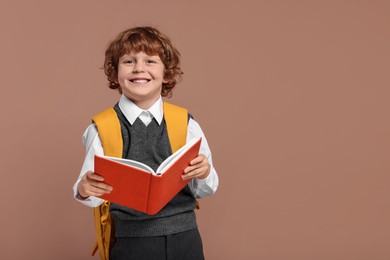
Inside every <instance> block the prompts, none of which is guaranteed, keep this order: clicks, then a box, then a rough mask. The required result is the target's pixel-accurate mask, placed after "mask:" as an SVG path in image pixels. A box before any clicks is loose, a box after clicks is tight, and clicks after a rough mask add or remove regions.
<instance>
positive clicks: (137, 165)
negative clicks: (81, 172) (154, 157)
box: [104, 156, 156, 175]
mask: <svg viewBox="0 0 390 260" xmlns="http://www.w3.org/2000/svg"><path fill="white" fill-rule="evenodd" d="M104 157H105V158H108V159H110V160H112V161H115V162H118V163H121V164H125V165H130V166H133V167H135V168H138V169H141V170H144V171H147V172H150V173H151V174H154V175H156V173H155V172H154V171H153V169H152V168H150V167H149V166H147V165H146V164H143V163H141V162H137V161H133V160H130V159H123V158H117V157H111V156H104Z"/></svg>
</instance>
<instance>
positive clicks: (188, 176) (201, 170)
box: [182, 168, 206, 180]
mask: <svg viewBox="0 0 390 260" xmlns="http://www.w3.org/2000/svg"><path fill="white" fill-rule="evenodd" d="M205 172H206V169H205V168H196V169H193V170H192V171H190V172H188V173H186V174H184V175H182V178H183V180H188V179H192V178H196V177H198V176H202V175H203V174H204V173H205Z"/></svg>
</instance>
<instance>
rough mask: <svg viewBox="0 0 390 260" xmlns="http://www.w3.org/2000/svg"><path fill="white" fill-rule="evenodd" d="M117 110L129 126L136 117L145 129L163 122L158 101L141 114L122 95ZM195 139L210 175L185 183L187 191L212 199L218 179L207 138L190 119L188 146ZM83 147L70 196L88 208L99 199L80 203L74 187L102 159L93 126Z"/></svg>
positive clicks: (87, 131) (199, 196) (86, 133)
mask: <svg viewBox="0 0 390 260" xmlns="http://www.w3.org/2000/svg"><path fill="white" fill-rule="evenodd" d="M119 108H120V109H121V111H122V112H123V114H124V115H125V117H126V119H127V120H128V121H129V122H130V124H133V123H134V121H135V120H136V119H137V118H138V117H139V118H140V119H141V120H142V122H143V123H144V124H145V125H148V124H149V123H150V122H151V121H152V120H153V118H155V119H156V121H157V123H158V124H161V122H162V120H163V118H164V110H163V101H162V98H161V97H160V98H159V100H157V101H156V103H154V104H153V105H152V106H151V107H150V108H149V109H148V110H143V109H141V108H139V107H137V106H136V105H135V104H134V103H133V102H132V101H131V100H129V99H128V98H127V97H126V96H125V95H122V96H121V98H120V100H119ZM198 137H202V142H201V145H200V150H199V153H200V154H204V155H205V156H206V157H207V159H208V161H209V164H210V174H209V175H208V176H207V177H206V178H205V179H198V178H194V179H192V180H191V181H190V182H189V183H188V186H189V187H190V190H191V192H192V194H193V195H194V197H195V198H202V197H205V196H208V195H212V194H214V193H215V192H216V190H217V188H218V183H219V179H218V175H217V172H216V171H215V169H214V167H213V161H212V157H211V152H210V148H209V145H208V143H207V140H206V137H205V136H204V134H203V131H202V129H201V128H200V126H199V124H198V123H197V122H196V121H195V120H193V119H192V118H190V120H189V122H188V130H187V142H188V141H189V140H191V139H192V138H198ZM83 144H84V146H85V149H86V155H85V160H84V163H83V166H82V167H81V171H80V175H79V177H78V179H77V181H76V183H75V184H74V185H73V193H74V197H75V199H76V200H78V201H79V202H80V203H82V204H84V205H87V206H89V207H97V206H99V205H100V204H102V203H103V200H102V199H100V198H97V197H93V196H91V197H88V198H87V199H84V200H83V199H81V198H80V197H79V196H78V192H77V186H78V184H79V182H80V180H81V179H82V177H83V176H84V175H85V173H86V172H87V171H93V170H94V155H95V154H96V155H104V152H103V146H102V143H101V141H100V137H99V133H98V131H97V128H96V125H95V124H93V123H92V124H90V125H89V126H88V128H87V129H86V130H85V132H84V134H83Z"/></svg>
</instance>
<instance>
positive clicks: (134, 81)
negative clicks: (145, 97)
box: [130, 79, 150, 84]
mask: <svg viewBox="0 0 390 260" xmlns="http://www.w3.org/2000/svg"><path fill="white" fill-rule="evenodd" d="M149 81H150V79H130V82H132V83H139V84H146V83H148V82H149Z"/></svg>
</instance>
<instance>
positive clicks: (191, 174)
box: [182, 154, 210, 180]
mask: <svg viewBox="0 0 390 260" xmlns="http://www.w3.org/2000/svg"><path fill="white" fill-rule="evenodd" d="M209 173H210V164H209V160H207V157H206V156H205V155H204V154H199V155H198V157H196V158H195V159H193V160H192V161H191V162H190V166H188V167H187V168H185V169H184V174H183V175H182V178H183V180H188V179H192V178H198V179H204V178H206V177H207V176H209Z"/></svg>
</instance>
